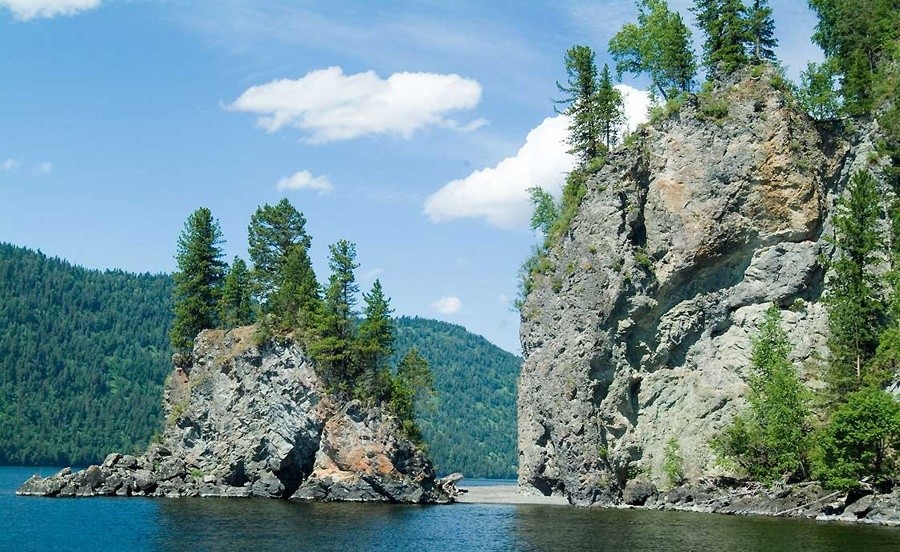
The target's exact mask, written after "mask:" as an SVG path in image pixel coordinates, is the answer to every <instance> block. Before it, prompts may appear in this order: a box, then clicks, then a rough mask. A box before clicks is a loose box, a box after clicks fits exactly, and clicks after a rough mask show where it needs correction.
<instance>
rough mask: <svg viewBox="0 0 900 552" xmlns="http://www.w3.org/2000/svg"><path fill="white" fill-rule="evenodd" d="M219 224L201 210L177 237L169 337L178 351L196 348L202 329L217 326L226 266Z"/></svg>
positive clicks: (186, 223) (195, 213) (193, 215)
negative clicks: (173, 316)
mask: <svg viewBox="0 0 900 552" xmlns="http://www.w3.org/2000/svg"><path fill="white" fill-rule="evenodd" d="M222 242H223V239H222V231H221V230H220V229H219V222H218V221H217V220H216V219H214V218H213V216H212V212H211V211H210V210H209V209H207V208H206V207H201V208H199V209H197V210H196V211H194V212H193V213H191V215H190V216H189V217H188V219H187V221H186V222H185V224H184V229H183V230H182V232H181V235H180V236H179V237H178V250H177V253H176V255H175V260H176V263H177V266H178V268H177V269H176V271H175V274H174V280H175V292H174V295H175V297H174V298H175V319H174V320H173V322H172V329H171V332H170V338H171V340H172V347H173V348H174V349H175V350H177V351H187V350H190V348H191V347H192V346H193V343H194V338H195V337H196V336H197V334H198V333H200V330H205V329H209V328H215V327H216V326H217V324H218V319H219V317H218V312H217V310H218V302H219V296H220V294H221V291H222V289H221V287H222V279H223V277H224V272H225V263H224V262H223V261H222V256H223V253H222V249H221V247H219V246H220V245H221V244H222Z"/></svg>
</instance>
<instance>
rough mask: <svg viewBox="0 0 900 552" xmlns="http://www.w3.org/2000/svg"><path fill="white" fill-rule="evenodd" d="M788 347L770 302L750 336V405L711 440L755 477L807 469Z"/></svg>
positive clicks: (801, 392) (802, 408) (804, 422)
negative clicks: (751, 337) (757, 331)
mask: <svg viewBox="0 0 900 552" xmlns="http://www.w3.org/2000/svg"><path fill="white" fill-rule="evenodd" d="M790 348H791V347H790V343H789V342H788V339H787V334H786V333H785V331H784V329H783V328H782V327H781V312H780V311H779V310H778V307H777V306H775V305H772V306H771V307H770V308H769V309H768V310H767V311H766V315H765V319H764V320H763V323H762V324H761V325H760V328H759V335H758V337H756V339H754V340H753V353H752V357H751V363H752V366H751V376H750V397H749V398H750V409H749V411H748V412H747V413H745V414H742V415H739V416H737V417H736V418H735V420H734V422H733V423H732V425H731V426H730V427H729V428H728V429H726V430H725V432H724V433H723V434H722V435H721V436H719V437H718V438H717V439H715V440H714V441H713V443H712V445H713V449H714V450H715V451H716V452H717V453H718V454H719V455H720V456H721V457H723V458H725V459H727V460H731V461H733V462H735V463H736V464H737V465H739V466H741V467H742V468H743V469H744V470H746V471H747V473H748V474H749V475H750V476H751V477H752V478H753V479H755V480H758V481H765V482H771V481H776V480H781V479H788V480H790V479H793V478H795V477H798V476H804V475H805V474H806V473H807V471H808V465H809V455H810V448H811V443H810V441H809V438H808V436H809V432H810V421H809V420H810V411H809V407H808V405H807V402H808V401H807V398H806V391H805V389H804V387H803V385H802V384H801V383H800V380H799V379H798V377H797V373H796V370H795V369H794V366H793V365H792V364H791V362H790V360H789V358H788V356H789V354H790Z"/></svg>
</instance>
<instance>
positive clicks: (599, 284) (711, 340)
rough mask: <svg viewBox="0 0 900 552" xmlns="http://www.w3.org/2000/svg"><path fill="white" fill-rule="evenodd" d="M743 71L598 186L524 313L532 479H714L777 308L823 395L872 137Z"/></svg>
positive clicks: (522, 436) (547, 487)
mask: <svg viewBox="0 0 900 552" xmlns="http://www.w3.org/2000/svg"><path fill="white" fill-rule="evenodd" d="M859 135H860V136H861V137H858V138H855V139H843V138H841V136H842V134H841V133H840V132H837V131H836V130H835V129H823V128H820V127H817V126H816V124H815V123H814V122H813V121H812V120H810V119H809V118H808V117H807V116H806V115H805V114H803V113H802V112H801V111H800V110H799V109H797V108H796V107H795V106H793V105H792V104H791V101H790V99H789V97H788V96H787V95H786V94H785V93H784V92H783V91H782V90H781V89H780V83H779V78H778V77H777V75H775V74H774V72H771V71H768V72H762V74H756V75H751V74H749V73H748V74H745V75H743V76H741V77H736V78H735V79H733V80H732V81H730V82H722V83H719V84H717V85H716V87H715V89H714V90H712V92H711V93H710V94H702V95H699V97H697V96H694V97H692V98H690V99H689V100H688V101H687V103H686V104H685V105H683V106H682V107H681V109H680V110H678V111H677V112H676V113H673V114H672V115H670V116H668V117H667V118H666V119H665V120H663V121H660V122H657V123H655V124H652V125H647V126H645V127H643V128H642V129H641V130H639V131H638V133H637V134H636V135H635V136H634V137H633V143H632V144H630V145H627V146H625V147H623V148H620V149H619V150H617V151H615V152H614V153H613V154H611V156H610V158H609V161H608V163H607V164H606V165H605V166H604V168H603V169H601V170H600V172H598V173H597V174H596V175H595V176H594V177H592V178H591V179H590V180H589V181H588V182H587V185H586V186H587V190H586V194H585V196H584V198H583V200H582V202H581V204H580V207H579V210H578V212H577V214H576V215H575V217H574V219H573V221H572V223H571V226H570V228H569V230H568V233H567V234H566V235H565V236H564V237H563V238H562V239H561V240H559V242H558V243H556V244H555V245H554V246H553V247H552V248H551V249H550V251H549V252H548V259H547V261H548V262H546V263H544V264H545V265H546V266H548V267H550V268H549V269H548V270H545V271H544V272H542V273H536V274H534V276H533V283H534V286H533V289H532V291H531V293H529V295H528V296H527V298H526V300H525V302H524V305H523V307H522V328H521V339H522V347H523V351H524V357H525V361H524V366H523V369H522V374H521V376H520V380H519V400H518V412H519V457H520V468H519V470H520V471H519V477H520V484H522V485H523V486H526V487H531V488H535V489H537V490H539V491H541V492H543V493H545V494H548V493H562V494H565V495H567V496H568V497H569V498H570V500H571V501H572V502H574V503H577V504H591V503H595V502H599V503H617V502H620V501H622V490H623V489H624V487H625V486H626V483H627V481H628V480H629V479H632V478H634V477H635V475H636V474H638V473H640V474H645V475H646V476H647V477H649V479H650V480H651V481H655V482H657V483H659V482H661V481H662V480H663V471H662V464H663V456H664V455H663V449H664V447H665V445H666V443H667V442H668V441H669V440H671V439H674V440H676V441H677V442H678V443H679V444H680V447H681V451H682V455H683V457H684V466H685V471H686V475H687V476H688V478H689V479H692V480H697V479H699V478H701V477H704V476H708V475H713V474H716V473H717V470H718V468H717V467H716V466H715V465H714V457H713V455H712V452H711V451H710V448H709V446H708V443H709V440H710V439H711V438H712V437H713V436H714V435H716V434H718V433H719V432H720V431H721V430H722V429H723V428H724V427H725V426H726V425H727V424H728V423H729V422H730V420H731V419H732V417H733V416H734V414H735V413H736V412H738V411H739V410H740V409H741V408H743V407H744V406H745V405H746V400H745V398H744V397H745V395H746V393H747V391H748V386H747V376H748V366H749V353H750V348H751V345H750V338H751V336H752V335H753V333H754V331H755V328H756V326H757V323H758V322H759V321H760V320H761V317H762V314H763V312H764V311H765V309H766V308H767V307H768V306H769V305H771V304H772V303H775V304H777V305H779V306H780V307H781V308H782V310H783V317H784V320H785V323H786V325H787V329H788V333H789V335H790V337H791V340H792V344H793V346H794V353H793V354H794V360H795V361H796V362H797V364H798V365H803V366H805V369H804V372H805V373H804V377H805V378H806V379H807V380H808V381H809V382H810V383H811V384H813V385H814V384H815V382H814V381H813V379H814V378H813V377H812V374H811V372H813V371H812V370H811V368H812V366H811V365H812V364H813V363H814V360H815V359H816V358H817V357H819V356H820V355H822V354H824V353H825V341H826V335H825V333H826V330H827V321H826V317H825V309H824V306H823V305H822V304H821V302H820V298H821V293H822V287H823V278H824V275H823V268H822V263H821V259H822V257H823V256H827V255H829V254H830V252H831V251H830V248H829V246H828V243H827V241H826V240H825V237H826V236H828V235H829V234H830V227H829V215H830V212H831V210H832V209H833V204H834V200H835V198H836V196H837V195H838V194H840V192H841V190H842V187H843V185H844V183H845V182H846V181H847V179H848V177H849V176H848V175H849V174H850V173H851V172H852V171H853V170H855V169H857V168H861V167H862V166H864V165H865V164H866V163H868V159H869V156H868V153H869V152H870V151H871V149H872V146H871V140H869V139H867V138H866V131H862V132H860V133H859Z"/></svg>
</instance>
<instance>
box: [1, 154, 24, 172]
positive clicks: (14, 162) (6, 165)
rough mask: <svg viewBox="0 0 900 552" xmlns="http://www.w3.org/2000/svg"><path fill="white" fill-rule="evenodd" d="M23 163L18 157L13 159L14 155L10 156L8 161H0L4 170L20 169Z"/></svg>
mask: <svg viewBox="0 0 900 552" xmlns="http://www.w3.org/2000/svg"><path fill="white" fill-rule="evenodd" d="M21 165H22V163H20V162H19V160H18V159H13V158H12V157H8V158H7V159H6V161H4V162H3V163H0V170H2V171H12V170H15V169H18V168H19V167H20V166H21Z"/></svg>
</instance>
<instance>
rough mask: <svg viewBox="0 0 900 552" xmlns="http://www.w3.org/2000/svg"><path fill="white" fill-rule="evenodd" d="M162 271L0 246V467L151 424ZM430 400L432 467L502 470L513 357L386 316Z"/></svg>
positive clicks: (102, 442)
mask: <svg viewBox="0 0 900 552" xmlns="http://www.w3.org/2000/svg"><path fill="white" fill-rule="evenodd" d="M171 296H172V280H171V277H170V276H168V275H165V274H157V275H151V274H130V273H127V272H123V271H120V270H107V271H98V270H88V269H85V268H82V267H79V266H76V265H72V264H70V263H68V262H66V261H63V260H60V259H57V258H50V257H47V256H46V255H44V254H43V253H40V252H35V251H32V250H30V249H27V248H23V247H17V246H14V245H10V244H3V243H0V464H29V465H35V464H45V465H63V464H66V465H70V464H71V465H83V464H88V463H91V462H99V461H100V460H102V459H103V457H104V456H105V454H106V453H107V452H109V451H111V450H120V451H133V450H137V449H138V448H142V447H143V446H144V445H146V443H147V442H148V440H149V439H150V437H151V435H153V433H154V432H156V431H158V430H159V428H161V424H162V412H161V400H162V384H163V380H164V379H165V376H166V374H168V373H169V371H170V370H171V362H170V357H171V350H170V349H169V345H168V337H167V336H168V331H169V326H170V323H171ZM413 345H414V346H416V347H417V348H418V349H419V350H420V352H421V353H422V355H423V356H424V357H425V358H426V359H427V360H428V361H429V364H430V365H431V367H432V370H433V372H434V375H435V387H436V389H437V393H438V397H437V399H436V400H435V401H434V402H435V406H434V408H433V409H426V410H424V411H423V412H421V413H420V416H421V426H422V430H423V434H424V437H425V441H426V443H427V444H428V446H429V453H430V455H431V456H432V458H433V459H434V461H435V464H436V467H437V469H438V470H439V471H441V472H447V471H462V472H463V473H465V474H466V475H467V476H469V477H512V476H513V475H514V474H515V469H516V467H515V466H516V445H515V439H516V437H515V425H516V421H515V415H516V413H515V382H516V377H517V376H518V371H519V367H520V364H521V360H520V359H519V358H518V357H516V356H515V355H512V354H511V353H508V352H506V351H504V350H502V349H500V348H498V347H496V346H495V345H493V344H491V343H490V342H488V341H487V340H486V339H484V338H483V337H481V336H477V335H475V334H472V333H470V332H468V331H466V330H465V328H463V327H462V326H457V325H454V324H449V323H446V322H439V321H436V320H428V319H423V318H405V317H403V318H399V319H397V342H396V347H395V348H396V350H397V352H398V354H401V353H403V352H405V351H406V350H407V349H408V348H409V347H411V346H413Z"/></svg>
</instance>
